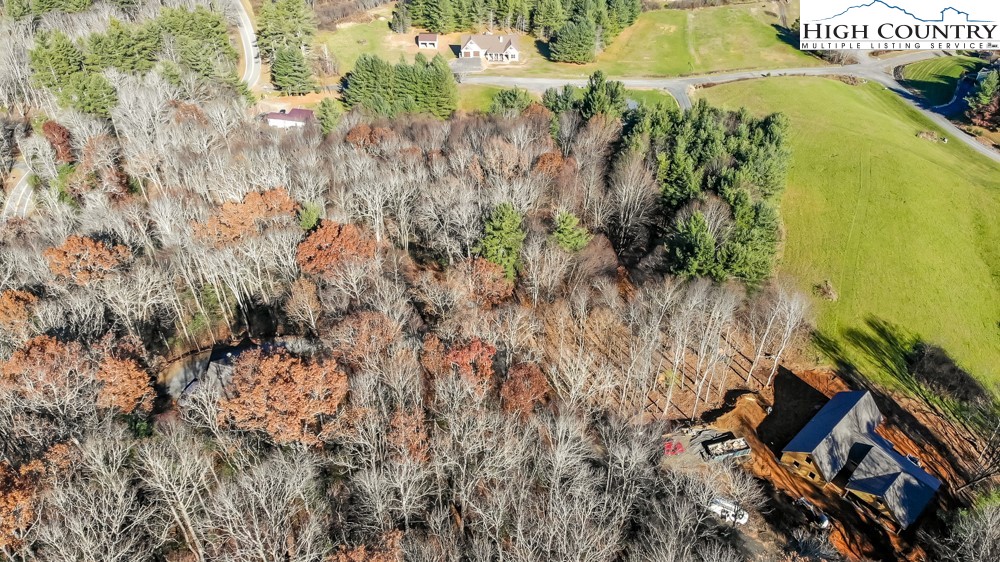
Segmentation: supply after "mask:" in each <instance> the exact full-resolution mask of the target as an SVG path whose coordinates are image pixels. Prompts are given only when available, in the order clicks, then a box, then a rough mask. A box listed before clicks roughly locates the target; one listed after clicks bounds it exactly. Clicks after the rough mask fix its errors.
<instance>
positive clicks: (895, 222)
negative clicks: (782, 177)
mask: <svg viewBox="0 0 1000 562" xmlns="http://www.w3.org/2000/svg"><path fill="white" fill-rule="evenodd" d="M700 95H702V96H703V97H705V98H706V99H707V100H709V101H710V102H712V103H715V104H719V105H722V106H725V107H730V108H737V107H740V106H746V107H748V108H750V109H751V110H752V111H755V112H772V111H782V112H784V113H786V114H787V115H789V117H790V118H791V121H792V126H793V129H792V149H793V151H794V153H793V158H792V166H791V170H790V174H789V184H788V189H787V191H786V194H785V196H784V198H783V200H782V205H781V213H782V217H783V219H784V224H785V228H786V240H785V246H784V250H783V255H782V260H781V265H780V271H781V272H782V273H783V274H787V275H789V276H791V277H792V278H794V279H795V280H797V282H798V284H799V285H800V286H801V288H802V289H803V290H805V291H810V292H811V291H812V287H813V286H814V285H816V284H818V283H822V282H823V281H824V280H827V279H828V280H830V281H831V282H832V284H833V288H834V290H835V291H836V292H837V293H838V294H839V298H838V300H837V301H835V302H830V301H827V300H821V299H819V298H815V299H814V301H815V305H816V313H817V317H818V328H819V330H820V332H821V333H822V334H823V335H825V336H827V337H831V338H833V339H834V341H835V342H837V343H839V344H840V345H841V346H843V347H844V349H845V350H846V352H847V354H848V356H849V357H851V358H852V360H854V361H856V362H857V363H858V364H859V365H861V366H864V372H865V373H866V374H867V375H868V376H871V377H873V378H876V379H880V380H881V381H882V382H887V383H891V382H892V381H891V380H889V377H888V376H887V374H886V372H885V371H884V370H882V369H879V368H876V367H873V365H874V364H875V362H874V361H872V360H870V359H871V356H873V355H875V353H872V350H868V351H865V350H863V349H861V347H860V346H857V345H856V343H855V344H852V343H850V342H849V341H848V340H849V339H850V338H847V337H845V336H846V335H847V333H848V332H849V331H851V330H862V332H864V331H865V330H866V328H865V323H866V321H867V320H869V319H879V320H882V321H886V322H889V323H891V324H894V325H896V326H898V327H899V328H900V329H901V330H903V331H906V332H909V333H911V334H914V335H916V336H918V337H920V338H922V339H923V340H925V341H927V342H930V343H932V344H936V345H939V346H941V347H942V348H943V349H944V350H945V351H946V352H947V353H948V354H949V355H950V356H951V357H952V358H953V359H954V360H955V361H956V362H957V363H958V365H959V366H961V367H962V368H964V369H966V370H967V371H969V372H971V373H972V374H973V375H974V376H976V377H977V378H979V379H980V380H982V381H984V382H985V381H989V383H990V384H993V385H996V384H997V383H1000V323H998V322H1000V220H998V218H1000V165H997V164H995V163H994V162H992V161H991V160H989V159H987V158H984V157H983V156H981V155H978V154H976V153H975V152H973V151H972V150H971V149H969V148H968V147H966V146H965V145H963V144H962V143H960V142H957V141H956V140H955V139H952V142H949V143H947V144H944V143H940V142H933V141H929V140H925V139H923V138H920V137H918V136H917V135H918V133H919V132H920V131H924V130H932V131H935V132H936V133H938V134H943V132H942V131H940V130H938V129H936V128H935V127H934V126H933V125H932V124H931V123H930V122H929V121H928V120H926V119H925V118H924V117H923V116H922V115H921V114H920V113H918V112H916V111H915V110H913V109H911V108H910V107H909V106H907V105H906V104H905V103H904V102H903V101H902V100H900V99H899V98H898V97H896V96H895V95H893V94H892V93H891V92H888V91H886V90H884V89H883V88H882V86H880V85H878V84H874V83H870V84H866V85H864V86H848V85H846V84H844V83H842V82H839V81H835V80H831V79H823V78H771V79H764V80H754V81H748V82H739V83H735V84H730V85H725V86H719V87H715V88H710V89H708V90H704V91H703V92H702V93H701V94H700ZM994 388H996V386H994Z"/></svg>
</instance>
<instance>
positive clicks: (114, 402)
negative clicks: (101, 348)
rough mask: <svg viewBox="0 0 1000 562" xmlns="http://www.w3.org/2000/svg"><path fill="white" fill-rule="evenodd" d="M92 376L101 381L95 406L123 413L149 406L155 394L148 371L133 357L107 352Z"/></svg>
mask: <svg viewBox="0 0 1000 562" xmlns="http://www.w3.org/2000/svg"><path fill="white" fill-rule="evenodd" d="M94 376H95V377H96V378H97V381H98V382H99V383H101V390H100V391H99V392H98V393H97V407H98V408H105V409H110V408H114V409H117V410H120V411H121V412H123V413H126V414H131V413H133V412H135V411H137V410H138V411H140V412H145V413H148V412H149V411H150V410H151V409H152V407H153V398H154V397H155V395H154V393H153V387H152V386H151V385H150V378H149V374H148V373H147V372H146V371H145V370H143V368H142V367H140V366H139V363H137V362H136V361H135V360H134V359H130V358H127V357H114V356H111V355H107V356H105V357H104V358H103V359H102V360H101V363H100V365H99V366H98V368H97V373H96V374H95V375H94Z"/></svg>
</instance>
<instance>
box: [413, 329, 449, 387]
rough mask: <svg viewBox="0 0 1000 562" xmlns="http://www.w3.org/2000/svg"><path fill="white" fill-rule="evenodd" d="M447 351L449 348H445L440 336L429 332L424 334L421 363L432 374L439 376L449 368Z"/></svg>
mask: <svg viewBox="0 0 1000 562" xmlns="http://www.w3.org/2000/svg"><path fill="white" fill-rule="evenodd" d="M447 353H448V350H447V349H445V347H444V344H443V343H442V342H441V339H440V338H438V337H437V336H435V335H434V334H427V335H426V336H424V345H423V346H422V347H421V350H420V364H421V365H422V366H423V367H424V369H426V370H427V372H428V373H430V374H431V376H433V377H439V376H441V375H443V374H444V373H446V372H447V370H448V367H449V364H448V360H447V358H446V355H447Z"/></svg>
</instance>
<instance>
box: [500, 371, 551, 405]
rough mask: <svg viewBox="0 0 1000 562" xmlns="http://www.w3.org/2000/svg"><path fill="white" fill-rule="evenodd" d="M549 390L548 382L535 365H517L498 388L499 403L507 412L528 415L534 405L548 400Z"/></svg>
mask: <svg viewBox="0 0 1000 562" xmlns="http://www.w3.org/2000/svg"><path fill="white" fill-rule="evenodd" d="M549 390H550V389H549V381H548V380H547V379H546V378H545V374H544V373H542V369H541V368H540V367H539V366H538V365H537V364H536V363H518V364H517V365H514V366H513V367H511V368H510V371H509V372H508V373H507V380H506V381H504V383H503V386H501V387H500V401H501V403H502V404H503V408H504V410H506V411H508V412H520V413H522V414H528V413H530V412H531V410H532V408H534V407H535V404H537V403H544V402H545V401H546V400H547V399H548V396H549Z"/></svg>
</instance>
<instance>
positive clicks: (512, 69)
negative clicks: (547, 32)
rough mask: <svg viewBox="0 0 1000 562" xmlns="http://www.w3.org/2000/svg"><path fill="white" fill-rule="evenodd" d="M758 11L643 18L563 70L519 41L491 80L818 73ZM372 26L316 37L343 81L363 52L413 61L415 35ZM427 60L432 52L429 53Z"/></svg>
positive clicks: (533, 45)
mask: <svg viewBox="0 0 1000 562" xmlns="http://www.w3.org/2000/svg"><path fill="white" fill-rule="evenodd" d="M769 9H770V8H765V7H762V6H761V5H760V4H756V3H755V4H739V5H732V6H720V7H715V8H700V9H697V10H655V11H652V12H644V13H643V14H642V15H641V16H639V20H638V21H636V23H635V24H634V25H632V26H631V27H629V28H628V29H626V30H625V31H623V32H622V33H621V35H619V36H618V37H617V38H616V39H615V40H614V41H613V42H612V43H611V45H609V46H608V48H607V49H606V50H605V51H604V52H602V53H601V54H600V55H599V56H598V58H597V61H596V62H593V63H590V64H583V65H576V64H562V63H554V62H551V61H549V60H548V59H546V58H545V56H544V55H543V51H544V50H545V49H546V48H547V46H546V45H545V44H544V43H541V42H537V41H535V40H534V38H532V37H530V36H526V35H523V36H521V37H520V38H519V40H518V46H519V47H520V49H521V55H522V59H523V61H522V62H521V63H518V64H511V65H493V66H491V67H490V68H489V69H488V70H487V73H490V74H511V75H518V76H549V77H561V78H585V77H587V76H589V75H590V74H592V73H593V72H594V71H595V70H603V71H604V72H605V73H607V74H608V75H610V76H619V77H624V76H677V75H681V74H699V73H705V72H715V71H724V70H738V69H751V68H761V69H763V68H780V67H791V66H816V65H820V64H823V63H822V61H820V60H819V59H817V58H815V57H812V56H809V55H807V54H804V53H802V52H800V51H798V49H796V48H795V47H793V46H791V45H789V44H787V43H785V42H784V41H782V40H781V38H780V37H779V34H778V31H777V29H776V28H775V27H774V26H775V25H776V24H777V23H778V18H777V15H776V14H774V13H772V12H769V11H768V10H769ZM371 14H372V16H373V17H375V18H378V17H381V18H383V19H381V20H380V19H375V20H374V21H372V22H370V23H353V24H348V25H345V26H342V27H341V28H340V29H338V30H337V31H320V32H318V33H317V36H316V42H317V45H324V44H325V45H326V46H327V48H329V50H330V53H331V54H332V55H333V56H335V57H336V58H337V61H338V63H339V67H340V72H341V74H344V73H347V72H349V71H350V70H351V68H352V67H353V66H354V62H355V61H356V60H357V59H358V57H359V56H361V54H362V53H376V54H378V55H379V56H381V57H382V58H386V59H388V60H391V61H396V60H398V59H399V57H400V56H406V58H407V59H412V57H413V55H414V54H416V48H415V47H414V46H412V45H411V43H412V39H413V38H412V35H413V34H415V33H416V32H417V30H414V31H413V34H407V35H395V34H393V33H392V32H391V31H390V30H389V27H388V23H387V21H385V18H386V17H387V16H389V15H390V14H391V10H390V9H386V8H380V9H378V10H375V11H373V12H371ZM460 41H461V34H451V35H448V36H443V37H442V43H443V44H442V46H441V49H440V51H441V53H442V54H443V55H444V56H445V58H448V59H451V58H453V57H454V54H453V53H452V51H451V50H450V48H449V47H448V46H447V45H446V44H445V43H450V44H457V43H459V42H460ZM425 54H427V55H428V56H432V55H433V53H428V52H425Z"/></svg>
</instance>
